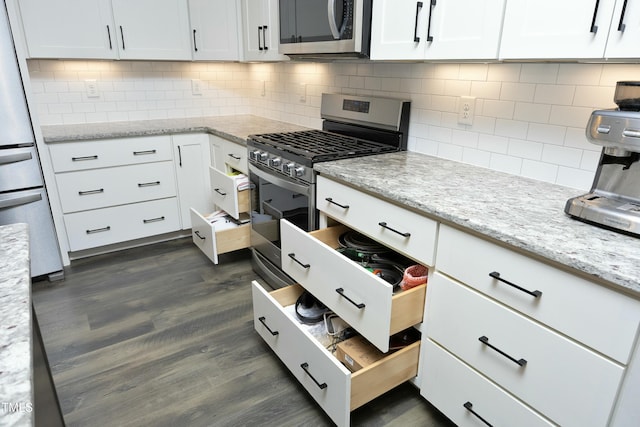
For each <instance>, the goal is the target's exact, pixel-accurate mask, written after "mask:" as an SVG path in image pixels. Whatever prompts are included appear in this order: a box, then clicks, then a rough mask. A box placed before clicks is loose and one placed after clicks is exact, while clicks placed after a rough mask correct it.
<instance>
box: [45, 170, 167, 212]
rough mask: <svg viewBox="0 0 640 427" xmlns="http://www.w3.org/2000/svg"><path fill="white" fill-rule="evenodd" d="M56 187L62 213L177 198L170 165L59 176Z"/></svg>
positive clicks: (57, 176)
mask: <svg viewBox="0 0 640 427" xmlns="http://www.w3.org/2000/svg"><path fill="white" fill-rule="evenodd" d="M56 184H57V186H58V192H59V195H60V202H61V204H62V211H63V212H64V213H70V212H78V211H84V210H88V209H98V208H103V207H107V206H115V205H124V204H127V203H136V202H143V201H146V200H154V199H163V198H167V197H174V196H175V195H176V180H175V172H174V169H173V163H172V162H157V163H145V164H140V165H129V166H119V167H115V168H107V169H95V170H86V171H78V172H69V173H60V174H56Z"/></svg>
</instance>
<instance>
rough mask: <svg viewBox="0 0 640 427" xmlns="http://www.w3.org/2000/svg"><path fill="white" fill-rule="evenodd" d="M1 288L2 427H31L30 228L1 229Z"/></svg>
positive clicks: (22, 224)
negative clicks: (11, 426) (6, 426)
mask: <svg viewBox="0 0 640 427" xmlns="http://www.w3.org/2000/svg"><path fill="white" fill-rule="evenodd" d="M0 284H1V286H0V396H2V399H1V400H2V402H1V403H2V405H3V406H0V425H15V426H30V425H33V410H32V408H33V363H32V360H33V359H32V357H33V356H32V355H33V352H32V347H33V344H34V343H33V336H32V333H31V331H32V324H31V322H32V318H31V274H30V269H29V234H28V225H27V224H24V223H17V224H11V225H4V226H0ZM4 405H13V408H15V409H9V407H8V406H6V407H5V406H4ZM28 405H31V406H28ZM30 408H31V410H30Z"/></svg>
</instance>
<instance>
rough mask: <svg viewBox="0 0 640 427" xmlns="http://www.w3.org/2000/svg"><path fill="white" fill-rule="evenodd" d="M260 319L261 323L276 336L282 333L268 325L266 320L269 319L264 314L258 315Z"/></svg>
mask: <svg viewBox="0 0 640 427" xmlns="http://www.w3.org/2000/svg"><path fill="white" fill-rule="evenodd" d="M258 320H259V321H260V323H262V324H263V325H264V327H265V328H267V331H269V333H270V334H271V335H273V336H274V337H275V336H276V335H278V334H279V333H280V332H278V331H272V330H271V328H270V327H269V326H268V325H267V322H266V320H267V319H266V318H265V317H264V316H261V317H258Z"/></svg>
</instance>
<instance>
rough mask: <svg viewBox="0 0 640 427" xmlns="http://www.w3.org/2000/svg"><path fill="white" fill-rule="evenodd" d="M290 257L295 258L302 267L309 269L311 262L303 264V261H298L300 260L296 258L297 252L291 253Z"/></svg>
mask: <svg viewBox="0 0 640 427" xmlns="http://www.w3.org/2000/svg"><path fill="white" fill-rule="evenodd" d="M289 258H291V259H292V260H294V261H295V262H297V263H298V265H299V266H300V267H302V268H304V269H305V270H306V269H308V268H309V267H311V264H303V263H301V262H300V261H298V260H297V259H296V254H294V253H290V254H289Z"/></svg>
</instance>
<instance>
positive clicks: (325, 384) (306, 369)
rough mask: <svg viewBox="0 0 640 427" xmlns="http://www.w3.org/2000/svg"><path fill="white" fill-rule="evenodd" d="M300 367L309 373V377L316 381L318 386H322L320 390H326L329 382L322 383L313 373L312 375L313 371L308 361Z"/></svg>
mask: <svg viewBox="0 0 640 427" xmlns="http://www.w3.org/2000/svg"><path fill="white" fill-rule="evenodd" d="M300 367H301V368H302V369H303V370H304V372H305V373H306V374H307V375H309V377H310V378H311V379H312V380H313V382H314V383H316V385H317V386H318V388H320V390H324V389H325V388H327V383H322V384H320V383H319V382H318V380H316V379H315V378H314V377H313V375H311V372H309V369H308V368H309V364H308V363H306V362H305V363H303V364H302V365H300Z"/></svg>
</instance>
